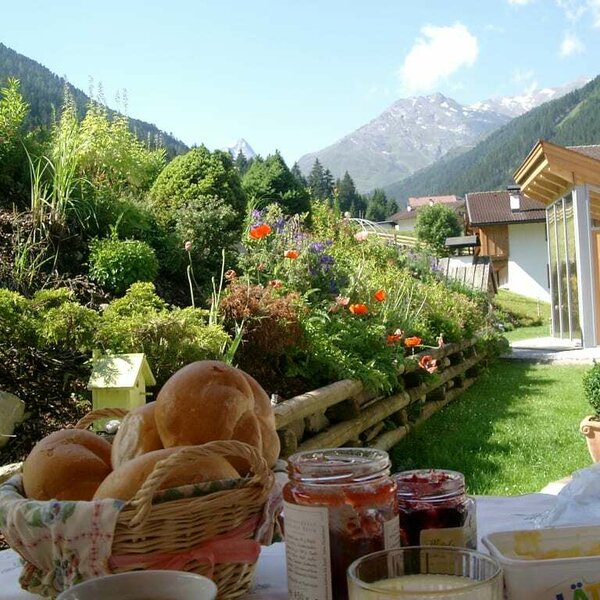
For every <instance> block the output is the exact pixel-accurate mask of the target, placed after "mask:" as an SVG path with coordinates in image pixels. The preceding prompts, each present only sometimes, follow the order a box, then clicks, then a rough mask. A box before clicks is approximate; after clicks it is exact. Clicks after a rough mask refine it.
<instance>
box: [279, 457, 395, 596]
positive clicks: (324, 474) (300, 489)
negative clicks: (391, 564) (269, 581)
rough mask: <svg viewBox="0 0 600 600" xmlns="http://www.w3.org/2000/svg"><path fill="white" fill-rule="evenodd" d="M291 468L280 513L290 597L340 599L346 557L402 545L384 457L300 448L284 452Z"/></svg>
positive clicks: (343, 590) (350, 558) (343, 591)
mask: <svg viewBox="0 0 600 600" xmlns="http://www.w3.org/2000/svg"><path fill="white" fill-rule="evenodd" d="M288 474H289V482H288V483H287V484H286V485H285V487H284V489H283V500H284V508H283V513H284V538H285V546H286V562H287V575H288V589H289V594H290V598H292V599H294V600H309V599H310V600H333V599H334V598H335V600H338V599H340V600H342V599H344V600H345V599H346V598H347V597H348V588H347V579H346V570H347V568H348V566H349V565H350V563H351V562H352V561H354V560H355V559H357V558H359V557H360V556H364V555H365V554H369V553H371V552H376V551H378V550H384V549H388V548H398V547H399V545H400V538H399V525H398V508H397V501H396V484H395V483H394V481H393V479H392V478H391V477H390V459H389V456H388V454H387V452H384V451H383V450H375V449H371V448H337V449H327V450H313V451H306V452H299V453H297V454H294V455H292V456H290V457H289V458H288Z"/></svg>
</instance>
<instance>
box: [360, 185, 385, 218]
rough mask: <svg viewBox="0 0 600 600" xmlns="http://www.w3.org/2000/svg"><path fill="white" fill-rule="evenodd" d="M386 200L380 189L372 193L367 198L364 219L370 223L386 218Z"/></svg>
mask: <svg viewBox="0 0 600 600" xmlns="http://www.w3.org/2000/svg"><path fill="white" fill-rule="evenodd" d="M387 211H388V199H387V196H386V195H385V192H384V191H383V190H382V189H379V188H378V189H376V190H374V191H373V195H372V196H371V197H370V198H369V204H368V206H367V212H366V214H365V218H367V219H369V220H370V221H383V220H385V219H386V217H387V216H388V214H387Z"/></svg>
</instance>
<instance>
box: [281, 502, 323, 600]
mask: <svg viewBox="0 0 600 600" xmlns="http://www.w3.org/2000/svg"><path fill="white" fill-rule="evenodd" d="M283 515H284V536H285V556H286V563H287V577H288V591H289V597H290V600H332V599H333V595H332V591H331V559H330V549H329V511H328V509H327V508H326V507H319V506H298V505H297V504H290V503H289V502H284V503H283Z"/></svg>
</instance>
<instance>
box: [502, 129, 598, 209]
mask: <svg viewBox="0 0 600 600" xmlns="http://www.w3.org/2000/svg"><path fill="white" fill-rule="evenodd" d="M514 177H515V181H516V182H517V184H518V185H520V186H521V190H522V191H523V192H524V193H525V194H527V195H528V196H530V197H531V198H535V199H536V200H539V201H540V202H543V203H544V204H545V205H548V204H552V202H554V201H555V200H558V199H559V198H561V197H563V196H564V195H565V194H567V193H568V192H569V190H571V189H572V188H573V186H576V185H583V184H589V185H595V186H600V147H599V146H572V147H570V148H566V147H563V146H558V145H557V144H553V143H552V142H547V141H545V140H540V141H539V142H537V144H536V145H535V146H534V147H533V148H532V150H531V152H530V153H529V154H528V155H527V157H526V158H525V160H524V161H523V162H522V163H521V166H520V167H519V168H518V169H517V170H516V172H515V174H514ZM590 198H591V200H592V204H593V206H592V210H591V212H592V215H593V216H594V218H600V193H599V192H597V191H595V190H591V191H590Z"/></svg>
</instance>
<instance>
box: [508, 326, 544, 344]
mask: <svg viewBox="0 0 600 600" xmlns="http://www.w3.org/2000/svg"><path fill="white" fill-rule="evenodd" d="M502 335H503V336H504V337H505V338H506V339H507V340H508V341H509V342H518V341H520V340H529V339H531V338H538V337H548V336H549V335H550V325H536V326H534V327H519V328H518V329H513V330H512V331H505V332H504V333H503V334H502Z"/></svg>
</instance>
